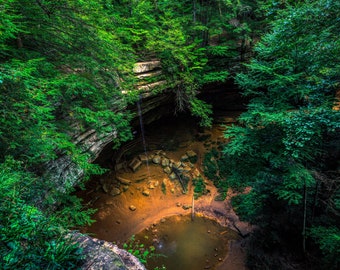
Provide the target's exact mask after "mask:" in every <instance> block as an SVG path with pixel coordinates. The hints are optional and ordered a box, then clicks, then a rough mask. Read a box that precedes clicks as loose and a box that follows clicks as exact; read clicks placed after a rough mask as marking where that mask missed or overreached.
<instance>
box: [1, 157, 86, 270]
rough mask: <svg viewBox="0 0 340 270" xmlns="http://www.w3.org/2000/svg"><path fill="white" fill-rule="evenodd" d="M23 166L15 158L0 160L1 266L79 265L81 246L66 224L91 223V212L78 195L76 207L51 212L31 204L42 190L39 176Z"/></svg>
mask: <svg viewBox="0 0 340 270" xmlns="http://www.w3.org/2000/svg"><path fill="white" fill-rule="evenodd" d="M20 166H21V164H20V163H18V162H16V161H14V160H13V159H7V160H6V163H2V164H0V180H1V186H0V201H1V204H0V243H1V245H0V258H1V259H0V263H1V266H2V269H42V268H43V269H77V268H78V267H79V263H80V260H81V258H82V250H81V249H80V248H79V247H78V246H77V244H75V243H74V241H72V240H71V239H70V238H69V237H68V236H67V231H66V230H65V229H64V228H66V227H68V226H74V225H84V224H89V223H90V219H89V214H90V213H91V212H80V210H81V208H80V205H81V204H80V202H79V199H78V200H77V203H76V204H74V205H77V206H78V207H76V208H72V207H71V205H69V206H68V207H61V206H59V210H54V211H53V212H50V214H47V213H46V211H45V212H42V211H41V210H40V209H39V208H37V207H36V206H34V205H33V204H32V203H33V201H34V199H36V198H37V197H39V196H41V195H42V194H39V193H38V192H40V193H42V192H43V191H42V190H40V189H37V190H35V189H34V185H37V184H38V182H39V180H38V179H36V178H34V176H33V175H31V174H28V173H27V172H25V171H22V170H20ZM14 168H15V169H14ZM73 200H74V201H75V198H74V199H73ZM64 203H65V202H64Z"/></svg>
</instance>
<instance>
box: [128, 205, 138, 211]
mask: <svg viewBox="0 0 340 270" xmlns="http://www.w3.org/2000/svg"><path fill="white" fill-rule="evenodd" d="M129 209H130V210H131V211H135V210H136V209H137V207H136V206H134V205H133V204H131V205H130V206H129Z"/></svg>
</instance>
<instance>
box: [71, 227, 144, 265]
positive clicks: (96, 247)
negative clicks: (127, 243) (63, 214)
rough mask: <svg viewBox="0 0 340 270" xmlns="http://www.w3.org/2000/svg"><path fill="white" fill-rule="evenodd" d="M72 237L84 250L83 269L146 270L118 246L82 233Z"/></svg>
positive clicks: (74, 234)
mask: <svg viewBox="0 0 340 270" xmlns="http://www.w3.org/2000/svg"><path fill="white" fill-rule="evenodd" d="M71 237H72V239H74V240H75V241H76V242H77V243H79V244H80V247H81V248H83V254H84V255H85V258H84V262H83V264H82V266H81V269H84V270H85V269H86V270H98V269H101V270H146V268H145V267H144V265H143V264H142V263H141V262H140V261H139V260H138V259H137V258H136V257H135V256H133V255H132V254H130V253H129V252H127V251H125V250H123V249H120V248H118V246H117V245H114V244H112V243H110V242H107V241H103V240H99V239H96V238H91V237H89V236H86V235H83V234H80V233H73V234H71Z"/></svg>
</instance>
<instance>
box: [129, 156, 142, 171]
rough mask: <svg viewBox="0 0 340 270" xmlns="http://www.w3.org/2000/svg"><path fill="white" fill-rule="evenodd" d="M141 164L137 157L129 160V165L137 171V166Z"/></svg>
mask: <svg viewBox="0 0 340 270" xmlns="http://www.w3.org/2000/svg"><path fill="white" fill-rule="evenodd" d="M141 165H142V162H141V161H140V159H138V158H136V157H135V158H133V159H132V160H131V162H130V163H129V167H130V168H131V170H132V171H134V172H135V171H137V170H138V169H139V167H140V166H141Z"/></svg>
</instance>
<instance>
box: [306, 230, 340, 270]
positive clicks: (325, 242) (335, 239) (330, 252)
mask: <svg viewBox="0 0 340 270" xmlns="http://www.w3.org/2000/svg"><path fill="white" fill-rule="evenodd" d="M310 236H311V237H312V238H314V239H315V241H316V242H317V243H318V245H319V247H320V249H321V252H322V254H323V259H322V262H323V263H324V266H323V267H324V268H327V269H338V268H339V265H340V258H339V256H338V254H339V250H340V230H339V228H338V227H323V226H317V227H313V228H311V229H310Z"/></svg>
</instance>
